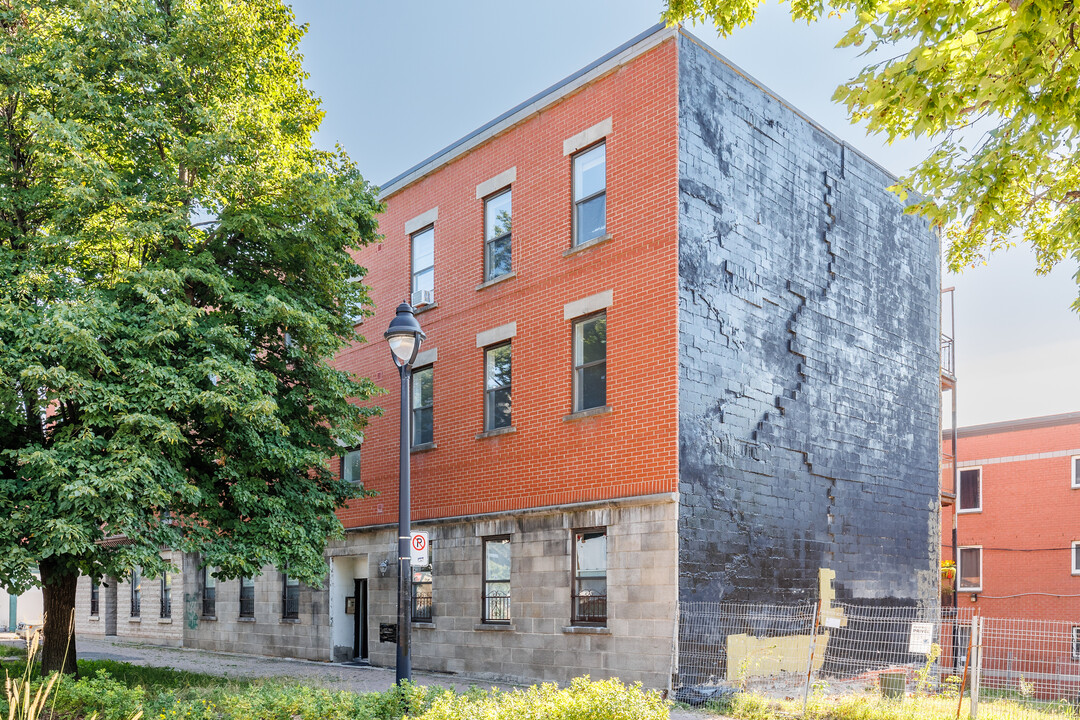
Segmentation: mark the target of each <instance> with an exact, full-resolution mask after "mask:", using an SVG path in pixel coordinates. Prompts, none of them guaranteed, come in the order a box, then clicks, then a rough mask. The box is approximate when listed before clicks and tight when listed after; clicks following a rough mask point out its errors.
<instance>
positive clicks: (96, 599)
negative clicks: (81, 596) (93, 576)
mask: <svg viewBox="0 0 1080 720" xmlns="http://www.w3.org/2000/svg"><path fill="white" fill-rule="evenodd" d="M100 615H101V584H100V583H98V581H97V580H91V581H90V617H98V616H100Z"/></svg>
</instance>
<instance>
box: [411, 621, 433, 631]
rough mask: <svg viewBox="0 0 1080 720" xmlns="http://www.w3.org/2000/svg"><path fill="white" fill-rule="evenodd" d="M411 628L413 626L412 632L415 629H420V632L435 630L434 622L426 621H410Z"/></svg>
mask: <svg viewBox="0 0 1080 720" xmlns="http://www.w3.org/2000/svg"><path fill="white" fill-rule="evenodd" d="M412 626H413V629H414V630H415V629H416V628H420V629H421V630H434V629H435V623H434V622H429V621H427V620H413V621H412Z"/></svg>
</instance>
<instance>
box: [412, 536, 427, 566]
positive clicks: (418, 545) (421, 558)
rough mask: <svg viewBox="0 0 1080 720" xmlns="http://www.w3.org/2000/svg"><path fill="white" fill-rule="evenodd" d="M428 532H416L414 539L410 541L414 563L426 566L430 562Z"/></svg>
mask: <svg viewBox="0 0 1080 720" xmlns="http://www.w3.org/2000/svg"><path fill="white" fill-rule="evenodd" d="M429 539H430V538H429V537H428V534H427V533H426V532H414V533H413V534H412V541H411V542H410V543H409V555H410V556H411V560H412V564H413V565H419V566H420V567H424V566H425V565H428V564H430V561H429V560H428V540H429Z"/></svg>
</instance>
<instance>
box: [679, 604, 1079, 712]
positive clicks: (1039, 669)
mask: <svg viewBox="0 0 1080 720" xmlns="http://www.w3.org/2000/svg"><path fill="white" fill-rule="evenodd" d="M675 687H676V699H682V700H684V701H687V702H691V703H696V702H702V701H707V700H709V699H716V698H721V697H724V696H728V695H730V694H731V693H733V692H736V691H748V692H755V693H758V694H760V695H764V696H766V697H769V698H772V699H774V700H777V701H787V702H788V703H789V705H790V707H791V708H794V711H795V714H799V713H800V712H802V713H805V712H806V708H807V705H808V703H814V702H828V701H829V700H830V699H832V700H836V699H837V698H838V696H845V697H846V696H850V695H853V694H857V693H871V694H872V695H873V696H874V698H875V701H881V699H883V698H889V699H891V701H895V702H901V703H914V704H916V705H918V707H917V708H913V710H914V711H915V716H917V717H924V716H925V717H937V716H946V715H947V716H949V717H956V716H959V717H971V718H1002V719H1006V720H1014V719H1015V720H1028V719H1029V718H1030V719H1031V720H1036V719H1038V718H1042V717H1047V716H1069V717H1080V621H1077V622H1069V621H1057V620H1020V619H1008V618H990V617H979V616H976V615H975V613H974V611H973V610H971V609H968V608H962V609H960V611H959V612H958V611H956V610H953V609H952V608H946V609H945V610H944V611H942V610H941V609H939V608H937V607H930V608H925V607H915V606H910V607H898V606H882V605H867V604H856V603H841V602H828V603H825V604H824V605H822V606H819V604H818V603H802V604H794V605H762V604H735V603H705V602H693V603H681V604H680V607H679V657H678V672H677V675H676V683H675ZM923 708H925V712H923V711H922V710H923ZM957 713H959V715H957Z"/></svg>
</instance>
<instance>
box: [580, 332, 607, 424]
mask: <svg viewBox="0 0 1080 720" xmlns="http://www.w3.org/2000/svg"><path fill="white" fill-rule="evenodd" d="M605 405H607V313H606V312H601V313H597V314H595V315H590V316H588V317H585V318H582V319H581V320H578V321H577V322H575V323H574V412H579V411H581V410H588V409H590V408H598V407H604V406H605Z"/></svg>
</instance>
